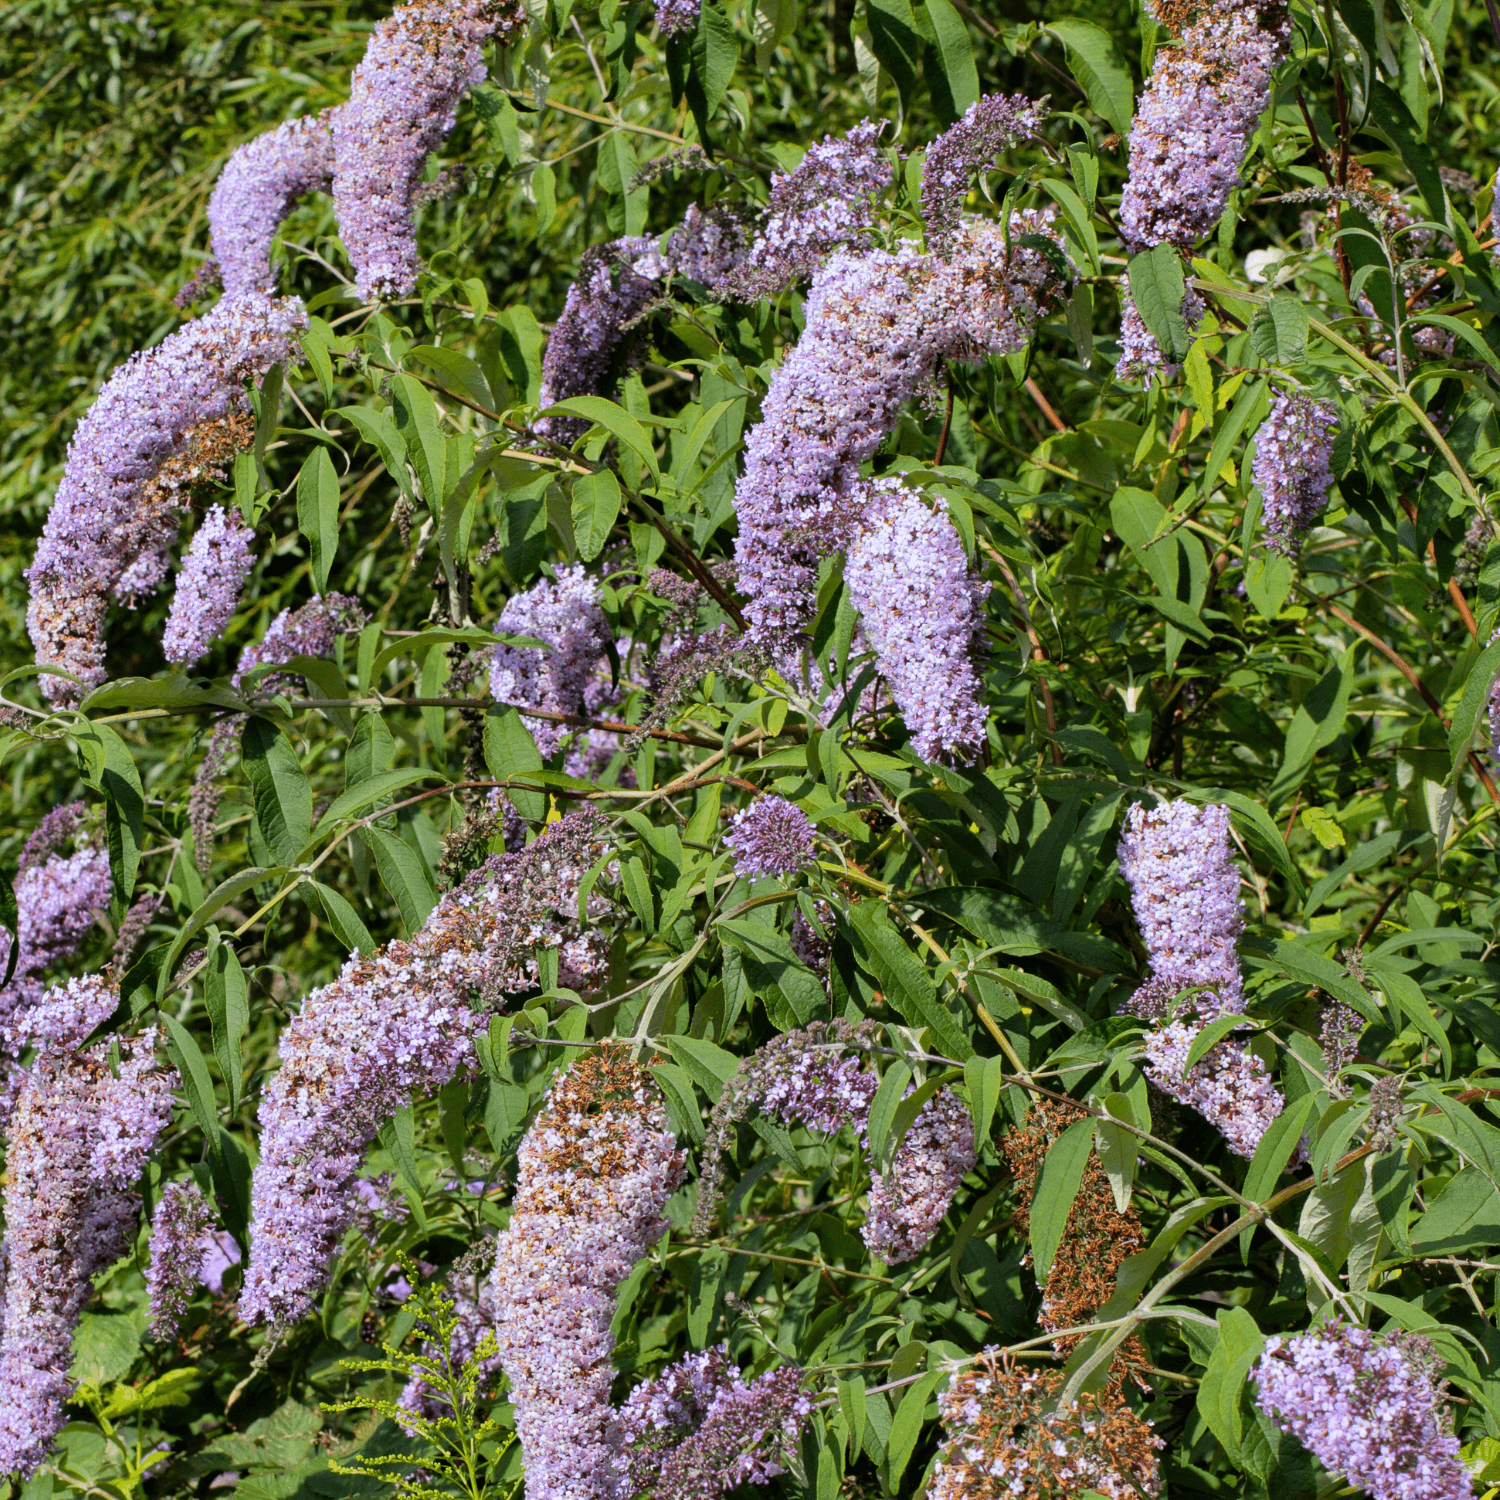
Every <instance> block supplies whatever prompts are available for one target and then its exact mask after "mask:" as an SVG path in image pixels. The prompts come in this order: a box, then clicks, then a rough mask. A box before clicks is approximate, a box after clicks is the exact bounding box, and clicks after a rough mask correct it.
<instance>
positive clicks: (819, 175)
mask: <svg viewBox="0 0 1500 1500" xmlns="http://www.w3.org/2000/svg"><path fill="white" fill-rule="evenodd" d="M884 129H885V124H884V122H883V121H875V120H862V121H861V122H860V123H859V124H858V125H856V126H855V127H854V129H853V130H851V131H850V132H849V133H848V134H847V135H845V136H842V137H839V136H832V135H829V136H825V137H824V138H823V140H822V141H820V142H817V143H815V144H814V145H811V146H809V147H808V148H807V154H806V155H805V156H804V157H803V158H802V160H801V161H800V162H799V163H798V165H797V166H796V167H795V168H794V169H793V170H792V171H790V172H778V173H776V174H775V176H773V177H772V178H771V195H770V201H769V203H768V204H767V205H766V212H765V218H764V220H763V222H762V224H761V227H760V229H759V231H758V232H757V234H756V236H755V240H754V242H753V243H752V244H751V246H750V250H749V253H748V254H747V255H746V256H745V258H744V263H743V264H742V265H741V266H740V267H739V268H738V269H737V270H735V271H734V272H733V274H732V275H731V276H730V277H729V278H728V282H727V285H726V291H727V292H728V293H729V294H730V295H732V296H734V297H737V298H739V299H741V300H742V301H746V302H754V301H756V300H758V299H759V298H762V297H775V296H776V295H778V294H779V293H780V292H782V291H784V290H785V289H786V288H787V287H789V286H791V284H792V283H793V282H794V281H799V280H801V278H802V277H804V276H810V275H811V274H812V273H813V272H815V271H816V270H818V268H819V267H820V266H822V265H823V264H824V263H825V262H826V261H827V260H828V258H829V256H831V255H832V254H833V253H834V251H836V250H839V249H841V248H855V247H861V246H864V245H867V244H868V242H869V238H870V226H871V224H872V223H873V222H874V212H875V200H876V199H877V198H878V197H879V196H880V195H881V194H882V193H884V192H885V190H886V189H887V188H888V187H889V186H890V185H891V175H892V174H891V164H890V162H889V161H888V160H887V159H886V156H885V153H884V152H882V151H881V149H880V136H881V132H882V131H883V130H884Z"/></svg>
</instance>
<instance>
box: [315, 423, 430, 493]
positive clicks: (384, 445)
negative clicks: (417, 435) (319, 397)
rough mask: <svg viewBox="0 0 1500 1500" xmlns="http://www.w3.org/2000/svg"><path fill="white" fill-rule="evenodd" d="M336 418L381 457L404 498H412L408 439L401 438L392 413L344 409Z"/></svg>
mask: <svg viewBox="0 0 1500 1500" xmlns="http://www.w3.org/2000/svg"><path fill="white" fill-rule="evenodd" d="M333 415H335V416H338V417H342V418H343V419H344V420H345V421H346V422H348V423H349V425H350V426H351V427H353V428H354V429H355V430H356V431H357V432H358V433H359V435H360V436H361V437H362V438H364V440H365V441H366V442H367V443H369V444H370V446H371V447H373V448H374V449H375V451H376V452H377V453H379V454H380V460H381V462H382V463H383V464H384V465H385V467H386V472H387V473H388V474H389V475H390V476H391V478H392V479H394V480H395V481H396V485H397V487H398V488H399V489H400V491H401V493H402V494H403V495H408V496H409V495H410V494H411V480H410V478H409V477H408V476H407V472H406V439H405V438H403V437H402V436H401V433H400V431H399V430H398V429H397V427H396V424H395V423H394V422H393V421H392V420H391V418H390V414H389V413H388V412H383V411H378V410H377V409H376V408H375V407H373V406H344V407H340V408H339V410H338V411H337V412H335V413H334V414H333Z"/></svg>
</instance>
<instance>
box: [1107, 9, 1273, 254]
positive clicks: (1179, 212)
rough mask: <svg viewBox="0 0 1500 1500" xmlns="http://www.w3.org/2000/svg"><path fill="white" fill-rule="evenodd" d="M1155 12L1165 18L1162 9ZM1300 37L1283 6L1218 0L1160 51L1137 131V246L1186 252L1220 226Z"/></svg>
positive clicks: (1133, 196) (1133, 222)
mask: <svg viewBox="0 0 1500 1500" xmlns="http://www.w3.org/2000/svg"><path fill="white" fill-rule="evenodd" d="M1152 9H1153V10H1154V11H1155V12H1156V13H1157V15H1158V16H1160V15H1161V14H1162V11H1163V7H1162V6H1161V5H1160V4H1157V5H1154V6H1153V7H1152ZM1290 38H1291V18H1290V16H1289V15H1288V13H1287V11H1286V8H1285V7H1284V6H1283V5H1281V4H1279V3H1277V0H1268V3H1262V0H1209V3H1207V4H1204V5H1202V6H1200V7H1197V8H1196V14H1195V15H1194V16H1193V19H1192V20H1191V21H1190V22H1189V23H1188V24H1187V25H1185V26H1183V27H1182V28H1181V41H1180V43H1179V44H1178V45H1177V46H1170V45H1165V44H1164V45H1161V46H1159V47H1158V48H1157V49H1156V58H1155V61H1154V62H1153V63H1152V65H1151V74H1150V77H1148V78H1147V80H1146V86H1145V88H1144V89H1143V90H1142V92H1141V96H1140V99H1139V100H1138V101H1137V104H1136V111H1135V118H1134V119H1133V121H1132V122H1131V127H1130V176H1129V179H1128V181H1127V182H1126V184H1125V191H1124V195H1123V197H1122V199H1121V202H1120V229H1121V233H1122V235H1123V237H1124V240H1125V243H1126V246H1127V247H1128V248H1129V249H1131V250H1143V249H1149V248H1150V247H1151V246H1153V245H1161V244H1170V245H1176V246H1178V247H1180V248H1182V249H1186V248H1187V247H1189V246H1190V245H1193V244H1196V243H1197V241H1198V240H1200V239H1202V237H1203V236H1204V235H1205V234H1207V233H1208V232H1209V231H1210V230H1211V229H1212V228H1213V227H1214V225H1216V224H1217V223H1218V222H1219V219H1220V218H1221V217H1222V215H1223V213H1224V209H1225V206H1226V205H1227V204H1228V202H1229V195H1230V193H1232V192H1233V191H1234V189H1235V188H1237V187H1238V186H1239V185H1240V182H1241V180H1242V174H1243V171H1244V165H1245V155H1246V151H1247V150H1248V147H1249V142H1250V137H1251V136H1252V135H1253V134H1254V133H1255V130H1256V127H1257V126H1258V125H1259V124H1260V117H1261V115H1262V113H1263V112H1264V110H1265V107H1266V100H1267V98H1268V97H1269V95H1270V90H1271V75H1272V74H1273V73H1274V72H1275V70H1276V67H1277V64H1278V63H1280V61H1281V59H1282V58H1283V57H1284V56H1285V55H1286V49H1287V43H1288V41H1289V40H1290Z"/></svg>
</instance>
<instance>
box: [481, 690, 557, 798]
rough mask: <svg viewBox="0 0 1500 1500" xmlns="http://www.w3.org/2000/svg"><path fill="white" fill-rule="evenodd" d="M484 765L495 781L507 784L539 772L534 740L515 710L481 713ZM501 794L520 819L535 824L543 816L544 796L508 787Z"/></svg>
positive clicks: (537, 751) (541, 793)
mask: <svg viewBox="0 0 1500 1500" xmlns="http://www.w3.org/2000/svg"><path fill="white" fill-rule="evenodd" d="M484 762H485V764H486V765H487V766H488V767H489V771H490V775H491V776H493V777H494V778H495V780H496V781H508V780H510V779H511V778H512V777H516V776H525V775H527V774H528V773H529V772H533V771H540V770H541V769H542V757H541V752H540V751H539V750H538V749H537V747H536V740H535V739H534V738H533V737H532V733H531V731H530V730H529V729H528V728H527V727H526V725H525V724H524V723H523V722H522V719H521V716H520V714H518V713H517V712H516V710H515V709H513V708H510V707H505V708H492V709H489V710H488V711H487V712H486V713H485V716H484ZM505 795H506V796H507V797H509V798H510V800H511V801H512V802H513V803H514V804H515V807H516V811H517V812H518V813H520V814H521V816H522V817H523V818H529V819H530V820H531V821H532V822H533V823H538V822H540V821H541V820H542V819H543V818H544V817H546V816H547V797H546V794H545V793H543V792H533V791H527V790H525V789H524V788H521V787H515V786H512V787H508V788H506V792H505Z"/></svg>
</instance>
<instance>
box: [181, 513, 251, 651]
mask: <svg viewBox="0 0 1500 1500" xmlns="http://www.w3.org/2000/svg"><path fill="white" fill-rule="evenodd" d="M254 566H255V555H254V553H252V552H251V550H250V528H249V527H248V526H246V525H245V524H244V522H243V521H241V520H240V518H239V516H238V515H237V514H236V513H234V512H233V511H226V510H225V509H224V507H223V506H222V505H215V506H213V507H211V508H210V510H209V512H208V514H207V515H206V516H204V518H203V523H202V525H200V526H199V527H198V530H197V531H196V532H195V533H194V534H193V541H192V545H191V546H190V547H189V548H188V551H187V556H186V557H184V558H183V560H182V568H181V570H180V571H179V572H178V574H177V586H176V589H175V591H174V592H173V595H172V608H171V611H170V613H169V614H168V615H167V628H166V630H165V631H164V632H163V634H162V641H161V645H162V654H163V655H164V656H165V657H166V658H167V660H168V661H169V662H172V663H174V664H175V665H178V666H191V665H192V664H193V663H194V662H197V661H201V660H202V659H203V658H204V657H205V656H207V655H208V650H209V647H210V646H212V645H213V643H214V641H215V639H216V638H217V637H218V636H219V635H220V634H221V633H222V632H223V630H224V627H225V626H226V625H227V624H228V623H229V622H230V620H231V619H233V618H234V612H235V610H236V609H238V608H239V603H240V593H241V591H242V590H243V589H244V587H245V580H246V579H247V578H248V577H249V576H250V569H251V568H252V567H254Z"/></svg>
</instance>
